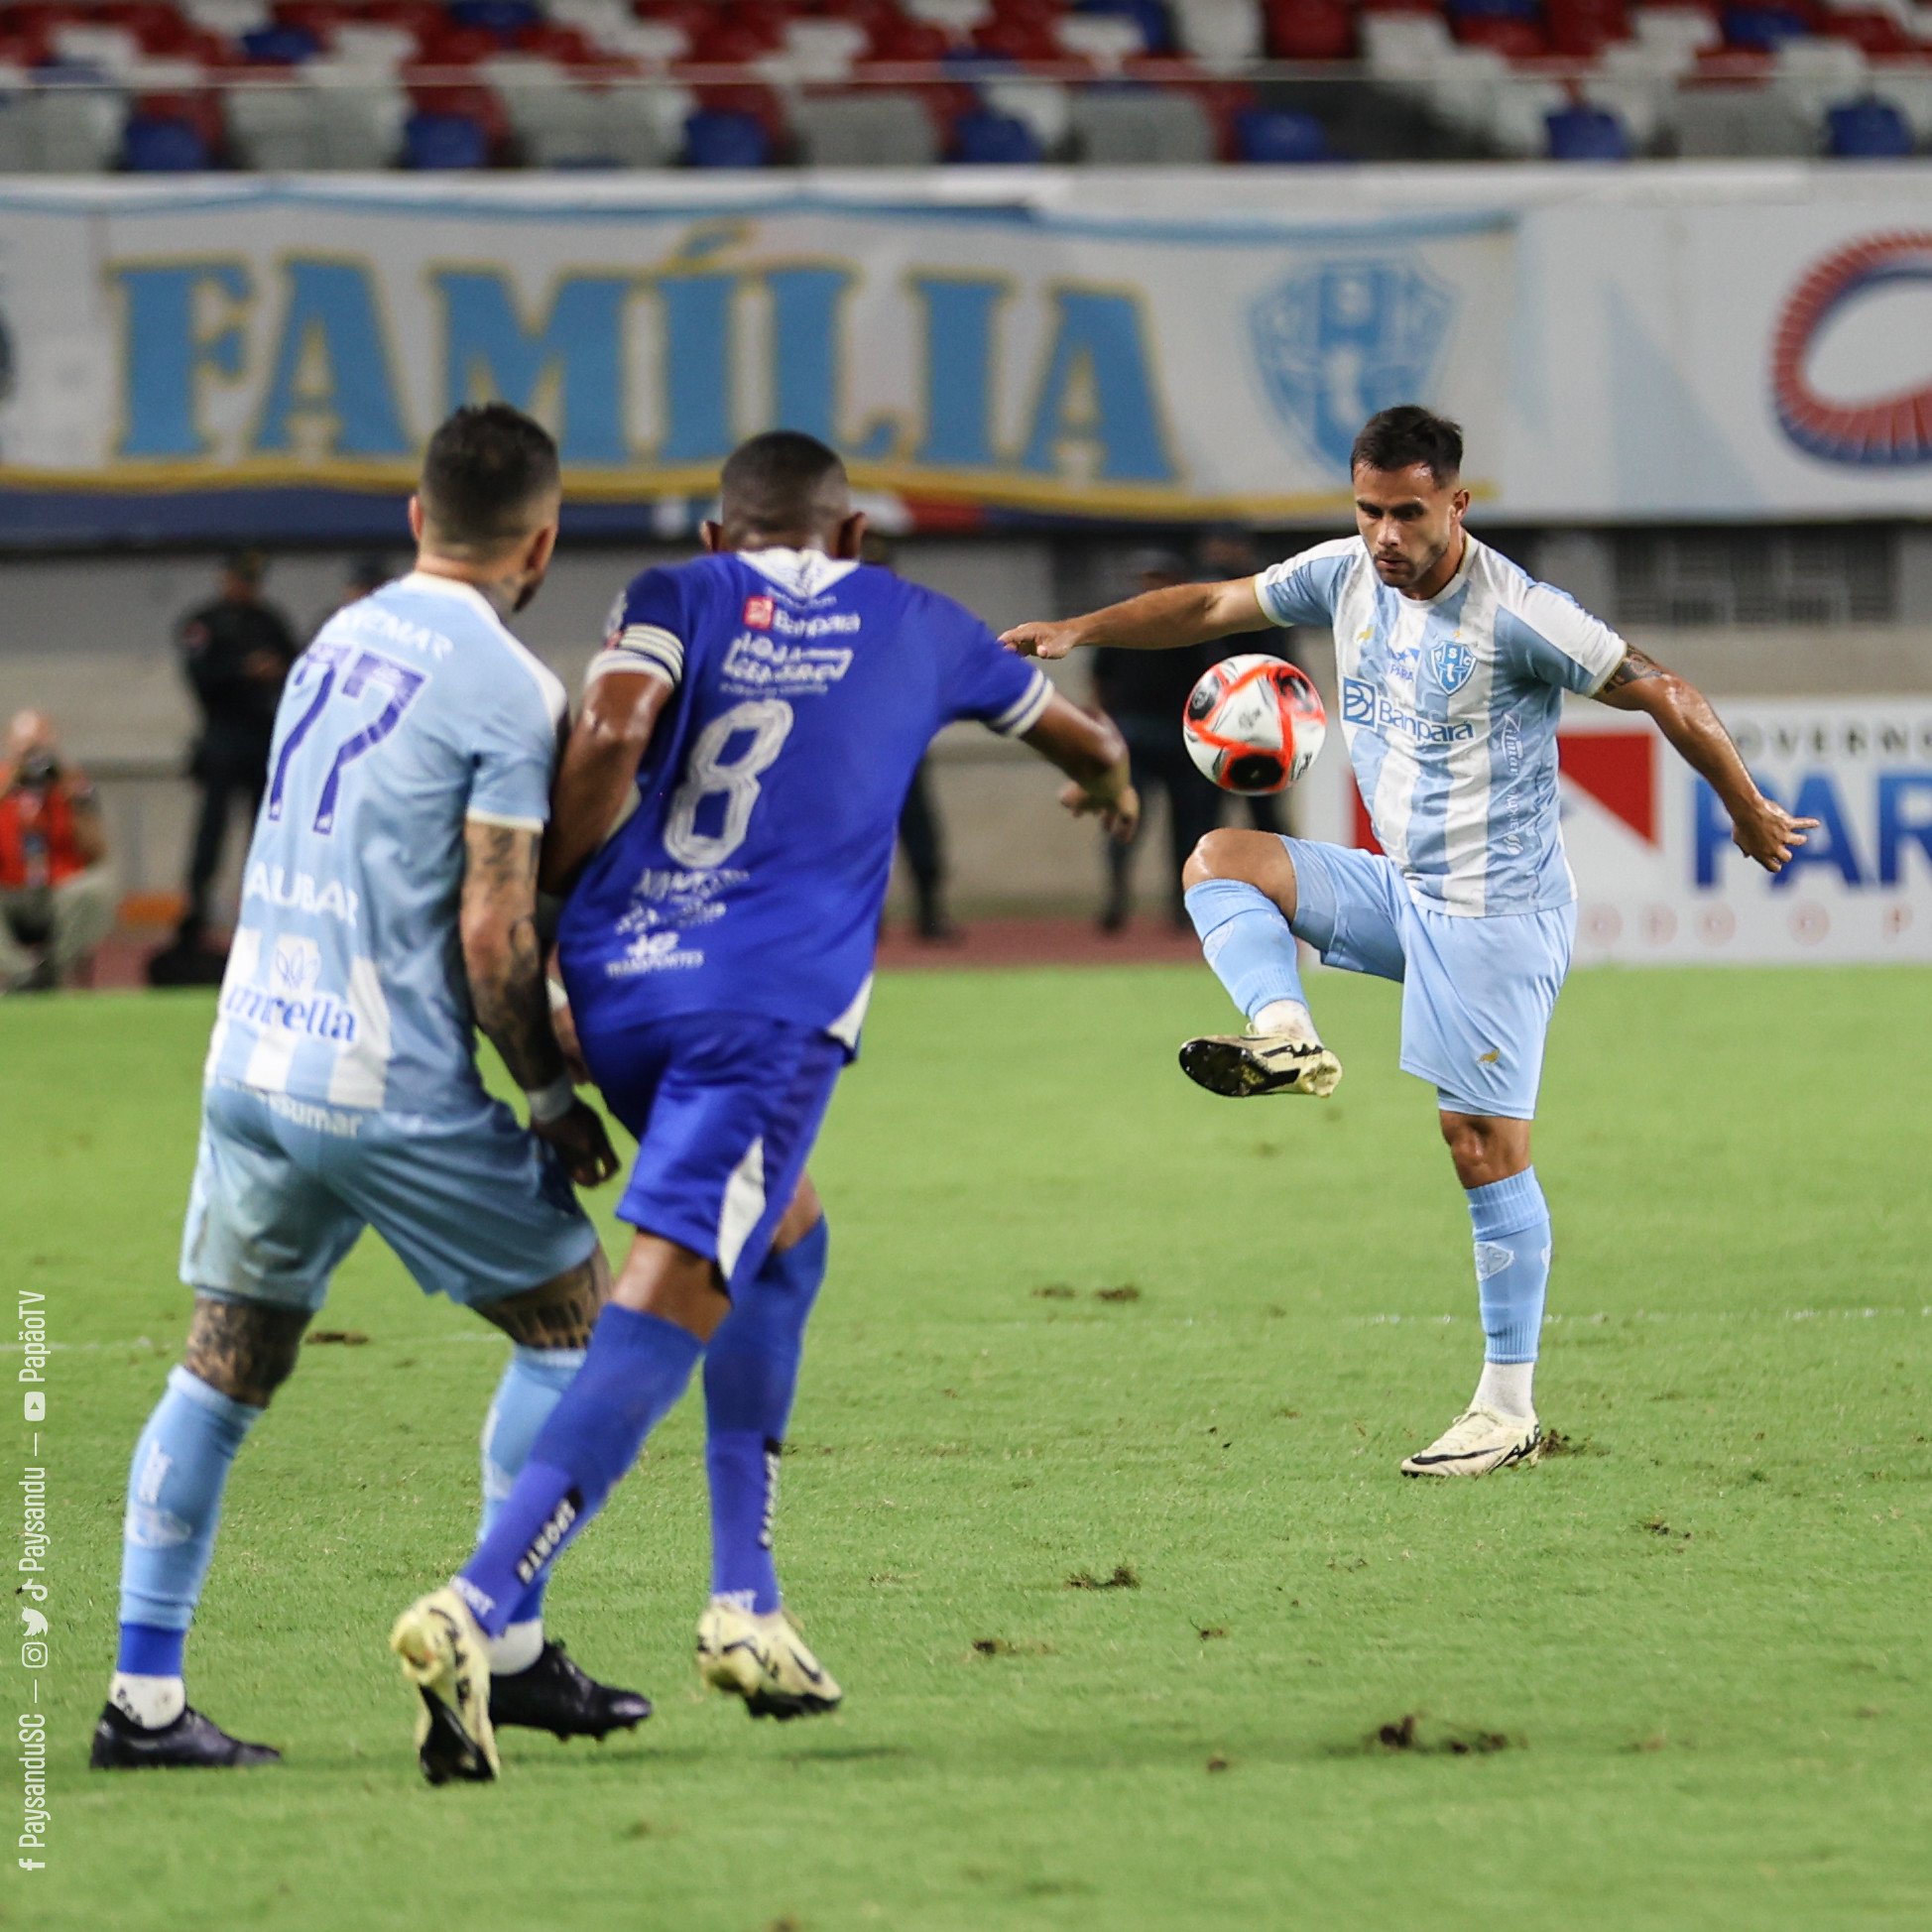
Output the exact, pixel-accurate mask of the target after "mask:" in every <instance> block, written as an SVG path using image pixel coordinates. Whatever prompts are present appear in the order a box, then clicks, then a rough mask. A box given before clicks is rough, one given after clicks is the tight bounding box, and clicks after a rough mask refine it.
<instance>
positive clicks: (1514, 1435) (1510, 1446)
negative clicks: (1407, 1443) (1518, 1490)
mask: <svg viewBox="0 0 1932 1932" xmlns="http://www.w3.org/2000/svg"><path fill="white" fill-rule="evenodd" d="M1542 1446H1543V1425H1542V1424H1541V1423H1540V1422H1538V1421H1537V1420H1536V1418H1535V1417H1534V1416H1533V1415H1504V1414H1503V1413H1501V1412H1500V1411H1499V1410H1497V1409H1493V1408H1468V1409H1465V1410H1464V1411H1463V1412H1462V1414H1460V1415H1459V1416H1457V1417H1456V1419H1455V1420H1454V1421H1453V1422H1451V1423H1450V1424H1449V1426H1448V1428H1446V1429H1445V1430H1443V1432H1442V1434H1441V1435H1439V1436H1438V1437H1437V1438H1436V1439H1435V1440H1434V1441H1433V1442H1432V1443H1430V1444H1429V1446H1428V1447H1427V1448H1426V1449H1418V1450H1417V1451H1416V1452H1415V1454H1414V1455H1412V1456H1410V1457H1409V1458H1408V1459H1407V1461H1405V1462H1404V1463H1403V1464H1402V1474H1403V1475H1404V1476H1487V1475H1488V1474H1489V1473H1490V1471H1491V1470H1493V1469H1507V1468H1508V1467H1509V1465H1510V1464H1511V1463H1520V1464H1522V1465H1523V1466H1524V1467H1525V1468H1526V1467H1527V1466H1528V1465H1529V1464H1530V1463H1533V1462H1534V1461H1535V1460H1536V1458H1537V1457H1538V1456H1539V1455H1540V1454H1541V1453H1542Z"/></svg>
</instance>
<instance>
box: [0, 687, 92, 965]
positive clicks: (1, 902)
mask: <svg viewBox="0 0 1932 1932" xmlns="http://www.w3.org/2000/svg"><path fill="white" fill-rule="evenodd" d="M118 898H119V896H118V893H117V891H116V887H115V882H114V871H113V868H112V867H111V866H110V865H109V864H108V860H107V828H106V826H105V825H104V824H103V823H102V821H101V815H100V806H99V804H98V803H97V802H96V800H95V798H94V789H93V786H92V785H89V784H88V783H87V780H86V776H85V775H84V774H83V773H81V772H80V771H78V770H77V769H76V768H75V767H73V766H71V765H68V764H66V763H65V762H64V761H63V760H62V759H61V756H60V738H59V736H58V735H57V733H56V732H55V729H54V722H53V720H52V719H51V718H49V717H48V716H47V714H46V713H45V712H44V711H22V712H21V713H19V715H18V716H16V717H15V719H14V721H13V723H12V725H11V726H10V727H9V728H8V731H7V749H6V761H5V763H4V764H0V993H45V992H48V991H51V990H52V989H53V988H54V987H57V986H60V985H63V984H67V983H70V982H71V981H72V979H73V978H74V977H75V975H76V974H78V973H79V972H80V971H81V970H82V969H83V968H84V967H85V966H86V965H87V964H88V962H89V961H90V960H91V959H92V958H93V954H94V948H95V947H96V946H98V945H99V944H100V942H101V941H102V940H103V939H105V938H106V937H107V935H108V933H109V932H110V931H111V930H112V929H113V925H114V912H115V907H116V905H117V904H118Z"/></svg>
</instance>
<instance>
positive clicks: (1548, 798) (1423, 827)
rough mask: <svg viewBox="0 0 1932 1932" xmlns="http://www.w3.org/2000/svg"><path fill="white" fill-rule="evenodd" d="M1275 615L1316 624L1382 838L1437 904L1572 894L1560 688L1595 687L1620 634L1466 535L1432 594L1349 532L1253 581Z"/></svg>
mask: <svg viewBox="0 0 1932 1932" xmlns="http://www.w3.org/2000/svg"><path fill="white" fill-rule="evenodd" d="M1255 590H1256V594H1257V595H1258V596H1259V597H1260V599H1261V604H1262V609H1263V610H1264V611H1265V612H1266V613H1267V614H1268V617H1269V618H1270V619H1271V620H1272V621H1273V622H1274V623H1276V624H1330V625H1332V626H1333V627H1334V632H1335V668H1336V672H1337V676H1338V678H1339V681H1340V684H1341V699H1342V732H1343V735H1344V736H1345V737H1346V739H1347V740H1348V748H1349V760H1350V762H1351V763H1352V764H1353V765H1354V767H1355V781H1356V784H1357V785H1360V786H1361V788H1362V798H1363V802H1364V803H1365V804H1366V805H1367V806H1368V808H1369V818H1370V822H1371V823H1372V824H1373V825H1374V826H1375V830H1376V837H1377V839H1378V840H1379V841H1380V842H1381V844H1382V849H1383V850H1384V851H1385V852H1386V853H1388V855H1389V857H1390V858H1391V859H1393V860H1394V862H1395V863H1396V864H1397V865H1398V866H1400V867H1401V869H1402V874H1403V876H1404V877H1405V878H1406V879H1407V881H1408V883H1409V888H1410V890H1411V891H1412V892H1414V893H1416V894H1418V895H1419V896H1420V897H1421V898H1422V899H1423V900H1425V901H1427V902H1429V903H1430V904H1432V905H1433V906H1437V907H1439V908H1440V909H1441V910H1443V911H1445V912H1458V913H1463V914H1466V915H1472V916H1476V917H1482V916H1484V915H1497V914H1501V913H1507V912H1541V911H1546V910H1548V909H1549V908H1550V907H1551V906H1567V905H1569V904H1570V903H1571V901H1573V900H1574V899H1575V898H1576V881H1575V880H1574V879H1573V878H1572V877H1571V875H1570V867H1569V862H1568V861H1567V860H1566V859H1565V858H1564V856H1563V834H1562V830H1561V828H1560V826H1559V825H1558V822H1557V817H1558V814H1557V798H1556V725H1557V720H1558V718H1559V717H1560V716H1561V714H1562V706H1563V693H1564V692H1565V691H1580V692H1583V693H1586V694H1588V693H1593V692H1595V691H1598V690H1600V689H1601V688H1602V687H1603V684H1604V680H1605V679H1606V678H1608V677H1609V676H1610V674H1611V672H1612V671H1614V670H1615V669H1616V668H1617V666H1618V665H1619V664H1622V663H1623V661H1624V651H1625V645H1624V640H1623V639H1622V638H1620V637H1619V636H1618V635H1617V633H1616V632H1615V631H1613V630H1611V629H1610V628H1609V626H1608V625H1605V624H1600V623H1599V622H1598V621H1597V620H1596V619H1595V618H1594V617H1592V616H1591V615H1590V614H1589V612H1587V611H1586V610H1584V608H1583V607H1582V606H1581V605H1580V604H1578V603H1577V602H1576V600H1575V599H1574V598H1572V597H1570V596H1568V595H1567V594H1566V593H1565V592H1563V591H1561V590H1553V589H1551V587H1550V586H1549V585H1548V584H1544V583H1538V582H1537V581H1536V580H1535V579H1534V578H1533V577H1531V576H1529V575H1528V574H1526V573H1525V572H1524V571H1522V570H1519V569H1517V567H1516V566H1515V565H1514V564H1513V563H1511V562H1510V561H1509V559H1508V558H1507V557H1503V556H1499V555H1498V554H1497V553H1496V551H1494V550H1493V549H1491V548H1490V547H1489V546H1488V545H1487V544H1484V543H1478V542H1477V541H1476V539H1475V538H1473V537H1472V538H1470V539H1469V540H1468V549H1467V551H1466V553H1465V555H1464V557H1463V562H1462V568H1461V569H1460V570H1458V571H1457V572H1456V575H1455V576H1454V578H1452V579H1451V580H1450V582H1449V583H1447V584H1445V585H1444V586H1443V588H1442V589H1441V590H1439V591H1438V592H1437V593H1436V594H1435V596H1433V597H1430V598H1427V599H1418V598H1414V597H1404V596H1403V595H1402V594H1401V593H1400V592H1399V591H1396V590H1391V589H1389V586H1388V585H1387V584H1385V583H1384V582H1383V581H1382V579H1381V578H1380V577H1379V576H1378V575H1377V574H1376V567H1375V563H1374V561H1373V560H1372V558H1371V557H1370V554H1369V547H1368V545H1367V544H1366V543H1363V541H1362V540H1361V538H1359V537H1348V538H1342V539H1339V540H1337V541H1336V542H1334V543H1317V544H1316V545H1315V547H1314V548H1313V549H1310V550H1303V551H1302V552H1301V553H1300V554H1299V555H1298V556H1291V557H1289V558H1288V559H1287V561H1286V562H1285V563H1276V564H1274V565H1272V566H1271V567H1270V568H1268V569H1267V570H1264V571H1263V572H1262V573H1261V574H1260V575H1259V576H1258V577H1257V578H1256V579H1255Z"/></svg>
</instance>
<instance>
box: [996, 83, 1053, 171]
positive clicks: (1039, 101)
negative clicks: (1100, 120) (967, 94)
mask: <svg viewBox="0 0 1932 1932" xmlns="http://www.w3.org/2000/svg"><path fill="white" fill-rule="evenodd" d="M980 94H981V96H982V97H983V99H984V100H985V103H986V105H987V106H988V107H989V108H991V109H992V111H993V112H994V113H995V114H1011V115H1012V116H1013V118H1014V119H1015V120H1017V121H1025V122H1026V125H1027V126H1028V127H1029V128H1031V129H1032V131H1033V138H1034V140H1036V141H1037V142H1038V143H1039V151H1040V153H1041V155H1043V156H1047V157H1058V156H1060V155H1062V154H1064V153H1065V152H1066V150H1067V147H1068V145H1069V144H1070V143H1071V141H1072V139H1073V102H1072V98H1071V96H1070V95H1069V94H1068V91H1067V89H1066V88H1064V87H1063V86H1061V85H1060V83H1059V82H1058V81H1057V80H1024V79H1023V80H989V81H988V82H987V83H986V84H985V85H984V86H983V87H981V89H980Z"/></svg>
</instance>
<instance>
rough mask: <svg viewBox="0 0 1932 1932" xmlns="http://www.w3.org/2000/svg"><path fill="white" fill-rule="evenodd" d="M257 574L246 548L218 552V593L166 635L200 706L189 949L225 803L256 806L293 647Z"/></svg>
mask: <svg viewBox="0 0 1932 1932" xmlns="http://www.w3.org/2000/svg"><path fill="white" fill-rule="evenodd" d="M263 570H264V565H263V561H262V558H261V556H260V555H259V554H258V553H256V552H254V551H243V552H239V553H237V554H235V555H233V556H230V557H228V558H226V559H225V560H224V562H223V564H222V567H221V594H220V596H218V597H217V598H215V600H214V601H213V602H212V603H209V604H203V605H202V606H201V607H200V608H199V609H198V610H193V611H190V612H189V613H188V614H187V616H186V617H184V618H183V619H182V620H181V625H180V627H179V629H178V630H177V631H176V634H175V641H176V643H177V644H178V645H179V647H180V649H181V663H182V667H183V668H184V669H185V670H186V672H187V681H188V683H189V684H190V685H191V686H192V687H193V691H194V700H195V702H196V703H197V704H198V705H199V706H200V708H201V735H200V737H199V739H198V740H197V741H196V743H195V747H194V756H193V763H192V764H191V765H190V767H189V773H190V776H191V777H192V778H193V780H194V782H195V784H196V785H198V786H199V787H200V791H201V806H200V811H199V814H198V816H197V818H196V821H195V826H194V844H193V848H192V850H191V852H190V854H189V857H188V865H187V907H186V910H185V911H184V912H183V913H182V915H181V930H180V931H179V932H178V933H177V935H176V943H177V945H178V946H181V947H183V948H185V947H192V946H196V945H198V944H199V943H200V939H201V935H202V933H203V931H204V930H205V929H206V926H207V922H208V894H209V891H210V890H211V888H212V887H213V885H214V876H215V874H216V872H217V871H219V869H220V866H221V848H222V844H223V841H224V840H225V838H226V836H227V831H228V820H229V818H230V816H231V814H232V813H233V811H234V808H235V806H236V805H237V804H241V805H243V806H244V807H245V808H246V810H247V812H248V813H249V815H250V816H251V817H253V815H254V812H255V810H256V807H257V806H258V805H260V803H261V800H262V787H263V786H264V785H266V784H267V782H268V767H269V746H270V743H271V741H272V739H273V738H274V735H275V707H276V702H277V700H278V699H279V698H280V697H281V695H282V686H283V683H284V681H285V680H286V679H287V677H288V675H289V667H290V665H292V664H294V663H295V661H296V659H297V658H298V657H299V656H300V655H301V651H302V647H301V646H300V645H299V644H297V642H296V637H295V633H294V632H293V631H292V630H291V629H290V628H289V620H288V619H287V618H286V617H285V616H283V614H282V613H281V611H279V610H278V609H277V608H276V607H275V606H274V605H273V604H271V603H269V602H268V601H267V600H266V599H265V598H264V597H263V596H262V576H263Z"/></svg>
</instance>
